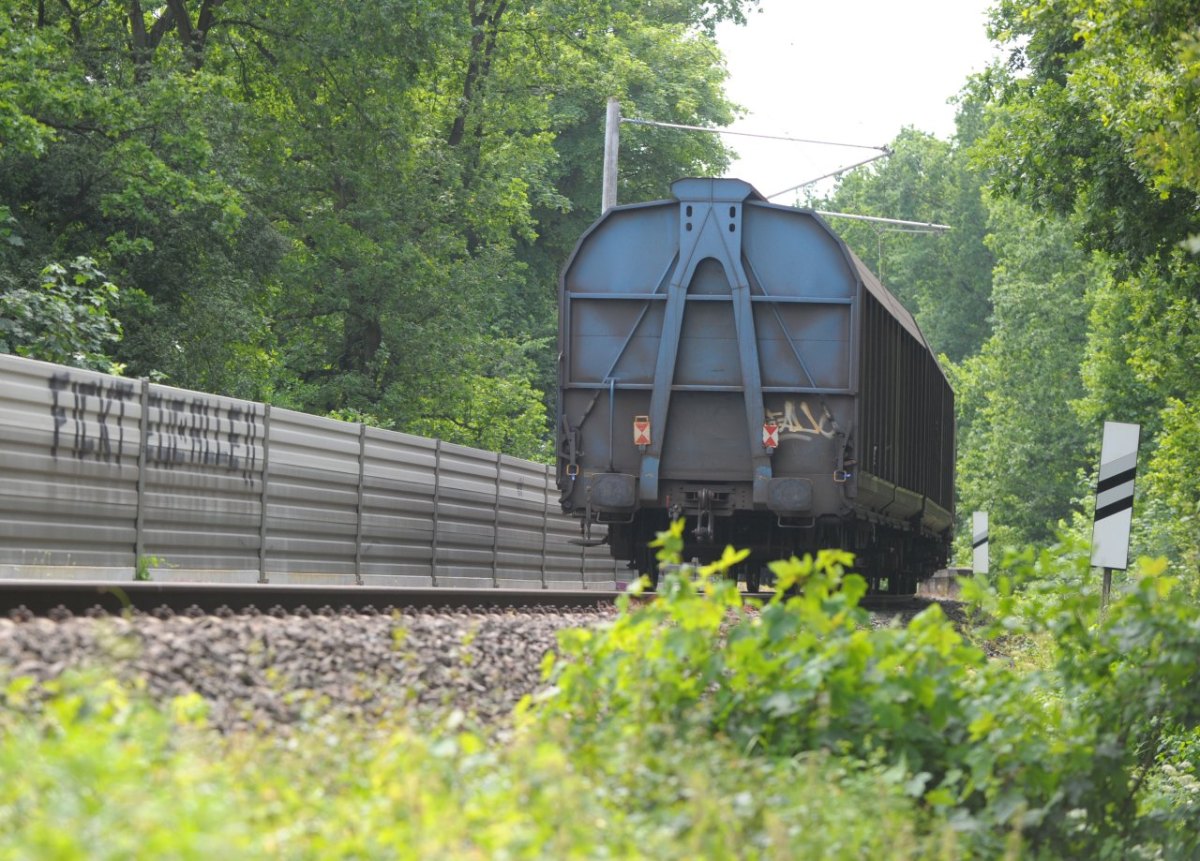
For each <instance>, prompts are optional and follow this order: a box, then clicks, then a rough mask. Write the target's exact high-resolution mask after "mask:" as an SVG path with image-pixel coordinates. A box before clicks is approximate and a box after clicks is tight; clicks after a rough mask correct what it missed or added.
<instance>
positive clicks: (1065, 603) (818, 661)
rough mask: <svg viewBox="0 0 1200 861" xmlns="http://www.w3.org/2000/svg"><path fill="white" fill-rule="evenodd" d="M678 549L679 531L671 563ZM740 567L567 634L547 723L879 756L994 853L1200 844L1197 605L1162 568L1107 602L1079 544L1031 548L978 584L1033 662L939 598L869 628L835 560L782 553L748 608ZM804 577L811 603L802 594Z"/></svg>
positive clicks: (1126, 851) (574, 729)
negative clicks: (969, 635) (1010, 654)
mask: <svg viewBox="0 0 1200 861" xmlns="http://www.w3.org/2000/svg"><path fill="white" fill-rule="evenodd" d="M680 540H681V533H680V531H679V528H675V529H673V530H672V531H671V532H670V533H666V534H664V535H663V536H662V537H661V538H660V543H661V544H662V545H663V546H664V552H663V554H662V555H663V556H664V557H665V558H668V559H670V558H672V557H673V556H674V555H675V554H676V553H677V547H678V545H679V543H680ZM743 555H744V554H737V553H734V552H733V551H728V552H727V553H726V556H725V558H724V559H722V560H720V561H718V562H717V563H714V564H713V565H710V566H707V567H706V568H702V569H700V570H699V571H698V572H696V576H695V577H694V578H690V577H686V576H682V577H671V578H668V579H667V582H666V584H665V585H664V587H663V591H662V594H661V595H660V597H659V598H658V600H656V601H654V602H653V603H651V604H648V605H646V606H644V607H638V608H636V609H627V612H625V613H623V614H622V615H621V617H620V618H618V619H617V620H616V621H615V622H614V623H613V625H612V626H611V627H610V628H609V629H607V630H603V631H600V632H595V631H573V632H568V633H566V634H565V635H564V642H563V647H564V648H563V651H564V654H565V657H566V660H565V661H563V662H562V663H561V664H560V665H559V666H558V667H557V668H556V669H555V670H554V678H555V681H556V688H555V690H554V692H553V694H552V695H551V696H550V698H549V699H548V700H547V702H546V703H545V704H544V708H543V712H542V719H543V720H546V719H551V718H553V717H555V716H557V717H558V718H559V719H560V720H562V721H563V723H564V725H565V726H566V727H567V728H568V729H567V731H568V732H569V733H570V734H571V737H572V738H573V739H574V742H573V743H574V745H576V746H577V747H578V749H579V750H581V751H583V752H586V753H587V754H588V755H590V756H592V757H595V758H597V759H602V758H603V756H604V751H605V750H606V749H607V748H608V747H609V746H611V745H612V744H614V743H616V741H617V740H619V739H621V738H623V737H627V736H629V735H631V734H647V735H649V736H650V737H652V738H661V739H669V738H674V737H678V736H680V735H684V736H687V735H700V736H705V737H711V738H715V739H724V740H727V741H728V743H730V744H731V745H733V746H734V747H735V748H736V749H739V750H742V751H745V752H748V753H749V752H753V753H756V754H758V755H761V756H764V757H767V758H772V759H777V758H783V757H790V756H794V755H796V754H799V753H801V752H806V751H814V750H819V751H827V752H829V753H830V754H833V755H837V756H843V757H846V758H847V759H848V760H849V761H861V762H873V763H880V764H883V765H884V766H886V767H888V768H891V769H894V772H893V773H899V774H901V775H903V780H904V781H905V787H906V789H907V791H908V792H909V793H910V794H911V795H912V796H914V797H916V798H919V799H921V800H922V802H923V805H924V807H925V808H926V809H927V810H929V811H932V812H934V813H936V815H937V816H938V817H944V818H945V820H946V821H947V822H949V823H950V824H951V825H952V826H953V827H954V828H955V829H956V830H958V831H959V832H961V834H962V835H963V839H964V840H965V841H966V845H967V846H968V847H969V848H970V851H971V852H972V853H973V854H979V855H982V856H985V857H993V856H995V855H997V854H999V853H1001V852H1002V851H1004V849H1005V847H1006V846H1007V847H1009V848H1011V847H1012V845H1013V840H1014V839H1015V836H1019V839H1020V841H1021V844H1022V845H1023V846H1024V847H1025V850H1024V851H1025V852H1026V853H1027V854H1028V855H1029V856H1030V857H1045V858H1079V857H1085V856H1090V857H1095V858H1114V859H1115V858H1127V857H1130V856H1131V854H1133V853H1144V854H1145V855H1146V857H1178V858H1189V857H1195V855H1196V853H1198V852H1200V837H1198V836H1197V835H1196V834H1195V833H1194V830H1193V829H1192V828H1190V827H1189V826H1187V825H1185V824H1183V823H1180V822H1178V821H1172V820H1171V819H1170V817H1171V816H1172V815H1177V814H1178V813H1180V812H1194V811H1195V810H1196V809H1197V808H1200V796H1198V795H1197V794H1196V792H1195V787H1196V781H1195V780H1194V777H1195V774H1196V772H1195V767H1194V766H1195V762H1196V760H1197V758H1198V757H1197V755H1196V753H1195V729H1196V727H1197V724H1198V722H1200V684H1198V683H1200V665H1198V663H1197V661H1198V656H1200V615H1197V612H1196V609H1195V607H1193V606H1192V605H1190V604H1189V603H1187V602H1186V601H1183V600H1179V599H1177V598H1175V597H1174V596H1175V594H1176V592H1175V590H1174V587H1175V585H1176V584H1175V583H1174V581H1172V580H1170V579H1169V578H1165V577H1163V576H1161V573H1162V570H1163V567H1164V566H1163V565H1161V564H1159V563H1143V564H1142V565H1141V567H1140V568H1139V570H1138V572H1137V573H1136V574H1135V575H1134V576H1133V578H1132V579H1131V581H1130V583H1129V588H1128V589H1127V591H1125V593H1124V594H1121V595H1119V596H1118V597H1117V598H1116V599H1115V600H1114V601H1113V603H1112V604H1111V606H1110V607H1109V608H1108V609H1107V611H1106V612H1101V608H1100V604H1099V597H1098V594H1097V591H1096V589H1095V588H1094V583H1093V582H1092V581H1091V579H1090V572H1089V569H1088V567H1087V560H1086V557H1084V556H1082V555H1081V554H1079V553H1074V554H1070V553H1068V554H1066V555H1065V556H1064V557H1061V558H1060V557H1056V556H1053V555H1051V554H1048V553H1047V554H1043V555H1042V556H1040V557H1036V558H1035V557H1034V556H1033V555H1032V554H1029V555H1027V556H1025V557H1022V558H1018V559H1015V560H1012V562H1011V565H1010V569H1009V572H1008V573H1006V574H1005V575H1002V576H1000V577H999V578H998V580H997V582H996V584H995V586H994V587H993V586H989V585H988V584H986V583H984V582H983V581H970V582H968V583H966V584H965V586H964V590H965V594H966V597H967V598H968V599H969V600H971V601H973V602H974V603H976V604H977V605H979V606H980V607H981V608H982V609H984V610H985V611H986V612H987V613H988V614H989V618H990V619H991V623H990V626H989V627H988V628H987V629H986V630H985V631H984V632H983V634H984V637H985V638H997V637H1004V638H1006V639H1007V640H1008V641H1009V642H1012V641H1013V640H1014V639H1016V640H1023V641H1026V642H1030V643H1034V644H1036V645H1037V647H1038V648H1039V649H1040V650H1041V653H1040V654H1041V656H1042V660H1041V663H1040V665H1038V666H1035V667H1034V668H1032V669H1030V668H1025V667H1018V666H1016V665H1015V664H1014V662H1011V661H1004V660H992V661H989V660H987V659H986V658H985V655H984V653H983V652H982V651H981V650H980V649H979V648H976V647H974V646H972V645H969V644H967V643H966V642H964V640H963V638H962V636H961V635H960V634H959V633H958V632H956V631H955V630H954V627H953V626H952V625H951V624H950V623H949V622H948V621H947V620H946V618H945V617H944V615H943V614H942V611H941V609H940V608H939V607H938V606H936V605H934V606H931V607H930V608H929V609H927V610H926V611H924V612H923V613H921V614H920V615H918V616H917V617H916V618H914V619H913V620H912V621H911V622H909V623H908V624H907V625H906V626H903V627H891V628H882V629H881V628H874V629H873V628H871V627H870V626H869V625H868V624H866V623H867V618H866V615H865V614H864V612H863V611H862V609H861V608H860V607H859V606H858V602H859V599H860V598H861V597H862V595H863V594H864V593H865V583H864V581H863V580H862V578H860V577H858V576H857V575H854V574H846V573H845V569H846V566H847V565H849V563H850V561H851V560H850V557H849V556H847V555H846V554H844V553H841V552H837V551H829V552H823V553H821V554H820V555H819V556H818V557H817V559H816V560H812V559H809V558H806V559H804V560H797V559H794V558H793V559H791V560H788V561H785V562H780V563H775V564H774V565H773V566H772V567H773V570H774V571H775V573H776V576H777V577H778V581H779V583H778V585H779V590H778V591H777V592H776V594H775V595H774V597H772V598H771V599H770V600H769V601H768V602H767V603H766V605H765V606H763V607H762V609H761V612H759V613H746V612H745V611H744V608H743V604H742V599H741V597H740V595H739V594H738V592H737V591H736V589H735V588H734V587H733V585H732V584H730V583H729V582H728V581H726V580H725V579H723V578H721V577H719V576H716V575H719V574H720V573H721V572H722V571H723V570H724V569H726V568H728V567H729V566H731V565H734V564H737V562H738V561H739V560H740V559H741V558H742V556H743ZM1064 559H1065V560H1068V561H1064ZM1071 559H1074V560H1077V561H1075V562H1070V561H1069V560H1071ZM793 585H798V586H800V587H802V594H800V595H796V596H791V597H787V596H786V593H787V592H788V590H789V589H790V588H791V587H792V586H793ZM1189 739H1190V741H1189ZM1189 777H1190V778H1192V780H1191V783H1188V780H1187V778H1189ZM1189 787H1190V788H1189Z"/></svg>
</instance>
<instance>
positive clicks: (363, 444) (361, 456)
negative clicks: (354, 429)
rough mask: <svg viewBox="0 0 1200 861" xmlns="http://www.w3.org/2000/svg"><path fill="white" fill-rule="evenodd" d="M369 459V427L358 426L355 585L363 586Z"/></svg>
mask: <svg viewBox="0 0 1200 861" xmlns="http://www.w3.org/2000/svg"><path fill="white" fill-rule="evenodd" d="M366 459H367V426H366V425H364V424H360V425H359V426H358V505H357V507H356V510H355V518H356V522H355V525H354V584H355V585H356V586H361V585H362V584H363V578H362V537H363V485H364V481H363V477H364V475H365V474H366V469H365V465H366V464H365V462H366Z"/></svg>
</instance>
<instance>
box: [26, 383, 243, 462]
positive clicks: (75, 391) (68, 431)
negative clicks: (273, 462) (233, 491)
mask: <svg viewBox="0 0 1200 861" xmlns="http://www.w3.org/2000/svg"><path fill="white" fill-rule="evenodd" d="M49 388H50V393H51V404H50V414H51V416H52V417H53V419H54V439H53V443H52V446H51V454H52V455H53V456H54V457H56V458H57V457H59V456H64V455H65V456H71V457H74V458H76V459H78V460H98V461H104V462H106V463H116V464H120V463H121V462H122V457H123V456H124V455H125V439H126V435H127V434H132V433H133V432H134V431H136V430H137V429H138V422H137V420H136V419H134V418H132V417H131V416H130V415H129V413H130V412H132V411H131V410H129V409H128V408H127V405H128V404H129V403H131V402H132V401H135V400H137V399H138V395H137V394H136V389H135V385H134V383H132V382H126V381H123V380H117V381H113V382H111V383H104V382H99V383H98V382H86V381H79V380H72V379H71V377H70V375H68V374H55V375H53V376H52V377H51V378H50V381H49ZM262 418H263V416H262V407H261V406H260V405H257V404H228V405H222V404H219V403H213V402H211V401H210V400H208V399H206V398H204V397H200V396H193V397H190V398H189V397H171V396H168V395H164V394H161V393H158V392H154V391H151V392H150V393H149V395H148V398H147V404H146V432H145V437H144V439H143V440H142V446H143V448H144V451H145V454H146V462H147V463H150V464H154V465H155V466H160V467H166V468H171V467H182V466H188V467H198V468H210V469H217V470H221V471H223V472H235V473H237V472H240V473H241V474H242V477H243V478H245V479H246V480H247V481H253V480H254V473H255V471H256V469H258V452H259V449H260V447H261V445H262V425H261V421H262Z"/></svg>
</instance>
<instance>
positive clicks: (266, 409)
mask: <svg viewBox="0 0 1200 861" xmlns="http://www.w3.org/2000/svg"><path fill="white" fill-rule="evenodd" d="M262 447H263V465H262V494H261V495H260V496H259V499H258V507H259V515H260V516H259V521H258V582H259V583H267V582H269V581H268V579H267V495H268V491H269V490H270V487H271V479H270V472H271V405H270V404H263V437H262Z"/></svg>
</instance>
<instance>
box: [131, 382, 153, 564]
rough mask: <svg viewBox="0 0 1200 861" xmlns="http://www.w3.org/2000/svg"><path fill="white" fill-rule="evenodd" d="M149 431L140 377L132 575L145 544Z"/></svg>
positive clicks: (144, 384) (144, 388) (146, 384)
mask: <svg viewBox="0 0 1200 861" xmlns="http://www.w3.org/2000/svg"><path fill="white" fill-rule="evenodd" d="M149 431H150V381H149V380H148V379H146V378H145V377H143V378H142V415H141V418H139V419H138V458H137V513H136V514H134V520H133V576H134V577H137V571H138V568H139V567H140V566H141V564H142V556H143V555H144V553H145V546H144V543H143V541H142V523H143V521H144V519H145V516H146V434H147V433H149Z"/></svg>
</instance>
